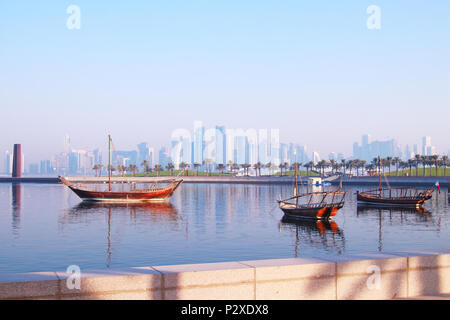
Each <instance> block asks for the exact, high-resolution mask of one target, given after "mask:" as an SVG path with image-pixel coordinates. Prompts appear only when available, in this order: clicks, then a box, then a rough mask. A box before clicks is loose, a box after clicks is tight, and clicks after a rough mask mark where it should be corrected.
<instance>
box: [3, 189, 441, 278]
mask: <svg viewBox="0 0 450 320" xmlns="http://www.w3.org/2000/svg"><path fill="white" fill-rule="evenodd" d="M346 190H347V191H348V193H347V198H346V203H345V206H344V208H343V209H342V210H341V211H339V213H338V215H337V216H336V217H335V219H334V222H333V223H331V224H320V223H319V224H317V223H315V222H313V223H285V222H282V216H283V213H282V212H281V210H279V209H278V207H277V204H276V199H277V198H278V197H279V195H282V196H284V197H287V196H289V195H290V194H291V193H292V187H291V186H279V185H277V186H269V185H226V184H211V185H207V184H184V185H182V186H181V187H180V189H178V190H177V191H176V193H175V195H174V197H173V198H172V199H171V202H170V203H169V204H167V205H164V204H154V205H106V204H103V205H93V204H91V205H89V204H85V203H82V202H81V201H80V199H79V198H78V197H77V196H76V195H75V194H73V193H72V192H71V191H70V190H68V189H67V188H66V187H64V186H62V185H42V184H22V185H11V184H0V243H1V247H0V273H10V272H31V271H55V270H65V269H66V268H67V267H68V266H69V265H73V264H76V265H79V266H80V267H81V268H82V269H103V268H114V269H117V268H121V267H131V266H150V265H167V264H185V263H201V262H218V261H233V260H250V259H269V258H288V257H295V256H298V257H325V256H332V255H340V254H344V253H346V254H348V253H368V252H380V251H381V252H392V251H398V250H408V249H414V250H419V249H437V248H443V247H449V245H450V218H449V215H450V209H449V205H448V200H447V190H446V189H443V190H441V191H442V192H441V194H440V195H439V197H436V193H435V194H434V198H433V199H432V200H431V201H429V202H428V203H427V204H426V206H425V208H426V212H418V211H416V210H398V209H390V210H389V209H384V210H379V209H373V208H371V209H366V208H361V207H358V206H357V204H356V199H355V197H356V196H355V194H354V193H355V191H356V189H354V188H346Z"/></svg>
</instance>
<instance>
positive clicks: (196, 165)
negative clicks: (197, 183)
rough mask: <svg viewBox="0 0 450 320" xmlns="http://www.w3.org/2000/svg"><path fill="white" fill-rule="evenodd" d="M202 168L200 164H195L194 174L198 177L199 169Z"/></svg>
mask: <svg viewBox="0 0 450 320" xmlns="http://www.w3.org/2000/svg"><path fill="white" fill-rule="evenodd" d="M200 166H201V164H200V163H198V162H194V174H195V175H196V176H198V168H199V167H200Z"/></svg>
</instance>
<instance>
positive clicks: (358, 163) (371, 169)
mask: <svg viewBox="0 0 450 320" xmlns="http://www.w3.org/2000/svg"><path fill="white" fill-rule="evenodd" d="M295 165H297V168H300V167H303V168H305V170H306V175H307V176H309V175H312V174H313V173H315V174H320V175H322V176H323V175H325V171H327V169H330V171H329V172H330V173H331V174H336V173H338V172H339V173H343V174H350V175H353V174H356V175H357V176H359V175H360V174H366V175H373V174H375V173H376V172H377V171H382V172H383V173H386V171H387V172H388V174H389V175H391V171H392V169H394V170H395V172H396V175H397V176H398V175H399V171H400V170H402V172H403V174H404V173H405V171H408V170H409V175H410V176H411V175H412V174H413V173H414V170H415V175H416V176H417V175H419V167H420V166H422V169H423V170H422V175H423V176H425V172H426V171H427V170H425V169H426V168H427V167H428V168H429V170H428V174H429V175H430V176H431V175H432V173H433V171H434V172H435V175H436V176H437V175H438V169H439V168H443V171H444V176H446V175H447V167H448V166H450V163H449V159H448V156H445V155H444V156H438V155H432V156H422V155H416V156H415V157H414V158H413V159H409V160H407V161H403V160H401V159H400V158H399V157H386V158H383V159H380V161H379V159H378V158H374V159H373V160H372V161H371V162H367V161H366V160H360V159H349V160H346V159H342V160H340V161H337V160H329V161H326V160H321V161H319V162H317V163H315V162H313V161H309V162H305V163H301V162H296V163H292V164H289V163H287V162H283V163H280V164H279V165H275V164H274V163H272V162H268V163H266V164H263V163H261V162H257V163H255V164H253V165H252V164H249V163H244V164H237V163H235V162H233V161H229V162H228V163H227V164H217V165H216V167H215V170H216V171H218V172H220V173H221V174H223V173H224V171H226V170H227V169H228V172H229V173H231V174H234V173H236V172H237V171H238V170H239V169H243V170H244V174H245V175H249V170H250V168H253V169H254V170H255V173H256V175H257V176H260V175H261V169H268V171H269V174H270V175H272V174H273V172H274V170H275V169H277V168H278V169H279V174H280V176H282V175H283V172H284V173H285V174H286V173H287V171H289V170H290V171H293V170H294V166H295ZM202 166H203V168H204V169H205V173H206V175H211V174H212V172H213V168H214V163H213V162H212V161H211V160H208V159H207V160H205V161H203V162H202V163H201V164H200V163H197V162H195V163H193V164H192V165H191V164H189V163H186V162H182V163H180V165H179V168H180V169H181V170H186V169H190V168H192V169H193V170H194V175H198V173H199V169H200V168H201V167H202ZM141 167H142V168H143V172H144V173H145V174H147V173H149V172H152V171H154V172H156V173H157V175H158V176H159V174H160V172H161V171H163V169H164V168H163V166H162V165H160V164H156V165H155V166H154V167H153V168H152V167H151V165H150V163H149V161H147V160H144V161H143V162H142V163H141ZM102 168H103V165H102V164H96V165H94V167H93V168H92V169H93V170H94V171H95V172H96V176H101V172H102ZM165 169H166V170H168V171H170V174H171V175H173V172H174V170H175V165H174V164H173V163H168V164H167V165H166V166H165ZM433 169H434V170H433ZM111 171H118V172H120V174H121V175H124V174H125V173H127V172H131V173H133V175H136V173H137V172H139V168H138V166H137V165H135V164H130V165H129V166H128V167H126V166H123V165H118V166H117V167H113V166H111Z"/></svg>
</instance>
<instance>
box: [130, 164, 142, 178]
mask: <svg viewBox="0 0 450 320" xmlns="http://www.w3.org/2000/svg"><path fill="white" fill-rule="evenodd" d="M127 170H129V171H131V172H133V176H136V172H137V171H139V169H138V167H137V165H135V164H130V165H129V166H128V169H127Z"/></svg>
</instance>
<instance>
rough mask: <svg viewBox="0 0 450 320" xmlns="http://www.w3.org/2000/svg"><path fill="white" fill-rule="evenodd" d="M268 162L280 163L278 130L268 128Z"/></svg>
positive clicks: (276, 164)
mask: <svg viewBox="0 0 450 320" xmlns="http://www.w3.org/2000/svg"><path fill="white" fill-rule="evenodd" d="M270 162H272V164H274V165H275V166H278V165H279V164H280V130H279V129H271V130H270Z"/></svg>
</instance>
